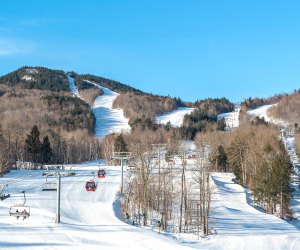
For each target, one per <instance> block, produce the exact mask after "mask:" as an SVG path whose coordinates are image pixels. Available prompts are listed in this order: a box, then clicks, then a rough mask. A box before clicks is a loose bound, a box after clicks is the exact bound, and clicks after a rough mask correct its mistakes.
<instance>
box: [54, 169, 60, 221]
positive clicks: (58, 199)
mask: <svg viewBox="0 0 300 250" xmlns="http://www.w3.org/2000/svg"><path fill="white" fill-rule="evenodd" d="M60 178H61V177H60V173H58V175H57V207H56V219H55V223H60V183H61V181H60Z"/></svg>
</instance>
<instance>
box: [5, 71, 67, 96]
mask: <svg viewBox="0 0 300 250" xmlns="http://www.w3.org/2000/svg"><path fill="white" fill-rule="evenodd" d="M0 84H6V85H8V86H10V87H14V86H20V87H22V88H26V89H40V90H50V91H55V92H59V91H69V83H68V79H67V77H66V75H65V73H64V72H63V71H62V70H52V69H48V68H44V67H28V66H24V67H22V68H19V69H18V70H16V71H13V72H11V73H9V74H7V75H4V76H2V77H0Z"/></svg>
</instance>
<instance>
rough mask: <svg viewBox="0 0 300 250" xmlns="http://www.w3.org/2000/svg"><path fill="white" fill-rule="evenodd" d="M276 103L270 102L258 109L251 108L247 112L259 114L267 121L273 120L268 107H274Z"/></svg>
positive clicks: (254, 114)
mask: <svg viewBox="0 0 300 250" xmlns="http://www.w3.org/2000/svg"><path fill="white" fill-rule="evenodd" d="M274 105H276V104H268V105H263V106H260V107H258V108H256V109H253V110H250V111H248V112H247V113H248V114H249V115H253V116H258V117H259V118H264V119H265V121H266V122H270V121H272V119H271V118H270V117H269V116H268V113H267V112H268V109H269V108H271V107H273V106H274Z"/></svg>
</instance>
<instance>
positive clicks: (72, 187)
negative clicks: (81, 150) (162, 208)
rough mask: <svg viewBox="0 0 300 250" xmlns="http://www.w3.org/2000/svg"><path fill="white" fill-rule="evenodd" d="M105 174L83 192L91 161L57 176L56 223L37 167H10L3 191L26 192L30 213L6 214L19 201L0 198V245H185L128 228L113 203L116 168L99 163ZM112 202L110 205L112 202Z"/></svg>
mask: <svg viewBox="0 0 300 250" xmlns="http://www.w3.org/2000/svg"><path fill="white" fill-rule="evenodd" d="M105 168H106V171H107V177H106V178H105V179H97V178H96V181H97V182H98V188H97V190H96V191H95V192H91V193H88V192H87V191H86V190H85V182H86V181H87V180H90V179H93V174H92V172H93V171H97V169H98V166H97V163H95V164H93V163H89V164H82V165H80V166H77V167H74V168H73V169H72V171H75V172H76V175H75V176H72V177H63V178H62V193H61V199H62V201H61V224H59V225H58V224H55V223H54V221H55V212H56V192H51V191H48V192H46V191H41V185H42V183H44V181H45V177H42V171H38V170H36V171H33V170H18V171H12V172H11V173H9V174H8V175H6V176H5V177H4V178H2V179H1V182H2V183H8V184H9V185H8V187H7V188H6V189H5V192H6V193H16V192H20V191H22V190H28V191H27V192H26V198H27V202H26V204H27V205H29V206H30V207H31V216H30V217H29V218H28V219H25V220H24V221H22V219H21V218H20V219H19V220H17V219H16V218H15V217H10V216H9V213H8V211H9V207H10V206H11V205H13V204H19V203H22V201H23V199H22V195H21V194H16V195H14V196H12V197H11V198H9V199H6V200H4V201H2V202H0V225H1V226H0V234H1V238H0V248H1V249H14V248H17V247H19V248H21V249H79V248H84V247H88V248H89V249H171V248H172V249H185V247H184V245H180V244H178V243H177V242H176V241H174V240H172V239H169V238H167V237H165V236H162V235H159V234H158V233H154V232H151V231H149V230H145V229H142V228H139V227H135V226H131V225H128V224H126V223H125V222H123V221H121V220H119V219H118V217H117V216H118V214H120V212H119V209H118V205H117V203H116V202H115V198H116V193H117V191H118V190H119V187H120V175H121V171H120V167H115V166H114V167H105ZM114 202H115V203H114Z"/></svg>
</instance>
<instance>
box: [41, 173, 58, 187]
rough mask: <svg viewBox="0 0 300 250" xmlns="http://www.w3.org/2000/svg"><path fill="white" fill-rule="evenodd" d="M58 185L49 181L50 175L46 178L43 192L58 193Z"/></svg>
mask: <svg viewBox="0 0 300 250" xmlns="http://www.w3.org/2000/svg"><path fill="white" fill-rule="evenodd" d="M56 190H57V183H56V181H55V180H54V181H48V175H47V176H46V182H45V183H44V184H43V185H42V191H56Z"/></svg>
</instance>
